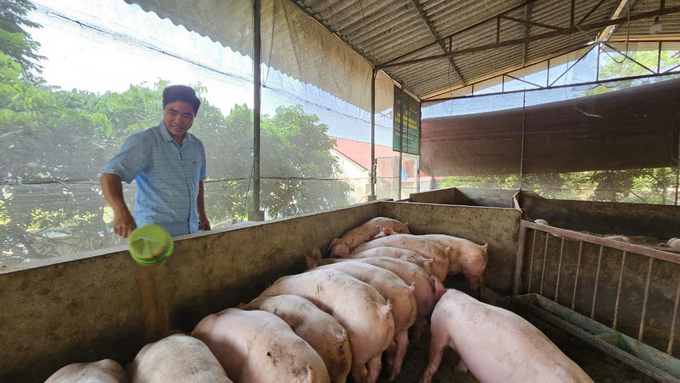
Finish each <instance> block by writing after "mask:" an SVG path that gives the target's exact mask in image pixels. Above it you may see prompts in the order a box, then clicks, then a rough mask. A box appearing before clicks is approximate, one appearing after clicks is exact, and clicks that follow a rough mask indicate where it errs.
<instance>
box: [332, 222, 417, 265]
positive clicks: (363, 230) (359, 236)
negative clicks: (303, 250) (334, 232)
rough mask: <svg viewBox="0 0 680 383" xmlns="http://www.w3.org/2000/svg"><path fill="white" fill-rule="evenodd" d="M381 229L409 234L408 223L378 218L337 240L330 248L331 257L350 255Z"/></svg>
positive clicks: (334, 240)
mask: <svg viewBox="0 0 680 383" xmlns="http://www.w3.org/2000/svg"><path fill="white" fill-rule="evenodd" d="M380 227H389V228H392V229H393V230H394V231H396V232H397V233H403V234H408V233H409V230H408V222H407V223H402V222H400V221H397V220H396V219H391V218H385V217H376V218H373V219H371V220H369V221H368V222H366V223H364V224H363V225H361V226H359V227H355V228H354V229H352V230H350V231H349V232H348V233H347V234H345V235H344V236H342V238H335V239H333V241H331V245H330V247H329V249H328V250H329V252H330V257H332V258H339V257H342V256H345V255H348V254H350V253H351V252H352V250H354V249H355V248H356V247H357V246H359V245H361V244H362V243H364V242H367V241H370V240H371V239H372V238H373V237H374V236H375V235H376V234H378V233H379V232H380Z"/></svg>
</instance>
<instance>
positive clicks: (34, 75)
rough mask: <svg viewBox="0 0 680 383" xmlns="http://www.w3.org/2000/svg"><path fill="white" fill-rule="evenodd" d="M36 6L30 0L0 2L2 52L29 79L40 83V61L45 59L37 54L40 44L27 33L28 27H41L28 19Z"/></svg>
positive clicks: (0, 41) (0, 43)
mask: <svg viewBox="0 0 680 383" xmlns="http://www.w3.org/2000/svg"><path fill="white" fill-rule="evenodd" d="M33 9H35V6H34V5H33V3H32V2H30V1H29V0H0V52H2V53H4V54H5V55H7V56H9V57H11V58H12V59H13V60H14V61H16V62H17V63H19V65H21V67H22V68H23V69H24V70H25V71H26V73H25V75H26V76H27V78H29V79H31V80H33V81H39V80H40V77H39V76H38V75H39V74H40V73H41V72H42V66H41V65H40V64H38V61H40V60H43V59H44V57H43V56H40V55H38V54H37V53H36V51H37V49H38V48H39V47H40V43H38V42H36V41H34V40H33V39H32V38H31V35H30V34H29V33H28V32H26V29H25V28H26V27H29V28H40V25H39V24H37V23H34V22H32V21H30V20H28V19H27V18H26V15H27V14H28V12H29V11H32V10H33Z"/></svg>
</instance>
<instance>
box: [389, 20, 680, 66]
mask: <svg viewBox="0 0 680 383" xmlns="http://www.w3.org/2000/svg"><path fill="white" fill-rule="evenodd" d="M674 13H680V7H672V8H666V9H663V10H656V11H650V12H642V13H638V14H635V15H630V17H619V18H616V19H611V20H607V21H602V22H597V23H592V24H584V25H582V26H576V25H574V26H572V27H569V28H564V29H562V30H560V31H553V32H547V33H542V34H538V35H534V36H528V37H523V38H519V39H512V40H506V41H501V42H497V43H493V44H486V45H480V46H476V47H470V48H464V49H459V50H456V51H451V52H447V53H444V54H439V55H432V56H427V57H421V58H417V59H411V60H404V61H398V62H394V60H390V61H389V62H386V63H384V64H379V65H378V66H377V67H378V69H384V68H389V67H395V66H404V65H411V64H417V63H421V62H425V61H432V60H440V59H443V58H446V57H449V56H461V55H466V54H471V53H477V52H483V51H488V50H492V49H497V48H504V47H510V46H515V45H521V44H524V43H527V42H533V41H540V40H545V39H550V38H553V37H558V36H564V35H569V34H572V33H577V32H581V31H587V30H593V29H600V28H604V27H607V26H610V25H620V24H625V23H627V22H628V21H629V20H630V21H638V20H644V19H648V18H653V17H657V16H663V15H669V14H674Z"/></svg>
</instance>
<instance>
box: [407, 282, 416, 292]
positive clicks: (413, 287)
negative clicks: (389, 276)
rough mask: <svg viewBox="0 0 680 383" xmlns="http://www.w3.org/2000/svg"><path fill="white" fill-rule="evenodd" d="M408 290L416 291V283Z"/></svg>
mask: <svg viewBox="0 0 680 383" xmlns="http://www.w3.org/2000/svg"><path fill="white" fill-rule="evenodd" d="M408 289H409V290H411V291H413V290H415V289H416V283H415V282H413V283H411V286H409V287H408Z"/></svg>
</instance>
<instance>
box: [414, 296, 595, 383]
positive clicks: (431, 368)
mask: <svg viewBox="0 0 680 383" xmlns="http://www.w3.org/2000/svg"><path fill="white" fill-rule="evenodd" d="M431 327H432V341H431V343H430V361H429V364H428V366H427V369H426V370H425V373H424V374H423V376H422V378H421V379H420V383H430V382H431V381H432V377H433V375H434V374H435V372H437V369H438V368H439V364H440V363H441V359H442V353H443V351H444V349H445V348H446V347H447V346H448V347H451V348H452V349H453V350H454V351H456V352H457V353H458V354H459V355H460V363H459V364H458V367H457V368H458V369H459V370H462V371H464V372H467V371H468V369H469V371H470V372H471V373H472V374H473V375H474V376H475V378H477V380H478V381H479V382H480V383H496V382H503V383H531V382H535V383H544V382H564V383H567V382H571V383H577V382H578V383H585V382H592V380H591V379H590V377H588V375H586V373H585V372H583V370H581V368H580V367H579V366H578V365H576V363H574V362H573V361H572V360H571V359H569V358H568V357H567V356H566V355H564V354H563V353H562V351H560V349H559V348H557V346H555V345H554V344H553V343H552V342H551V341H550V340H549V339H548V338H547V337H546V336H545V335H543V333H542V332H540V331H539V330H538V329H537V328H536V327H534V326H532V325H531V324H530V323H529V322H527V321H526V320H524V319H523V318H522V317H520V316H518V315H516V314H514V313H512V312H510V311H508V310H504V309H502V308H500V307H495V306H491V305H487V304H485V303H482V302H479V301H478V300H476V299H474V298H472V297H470V296H469V295H467V294H464V293H462V292H460V291H457V290H453V289H449V290H447V291H446V293H445V294H444V295H443V296H442V298H441V299H440V300H439V303H437V306H436V307H435V309H434V312H433V313H432V326H431Z"/></svg>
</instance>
